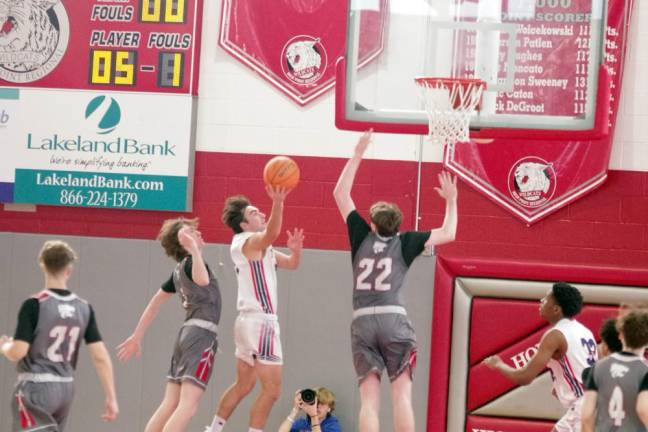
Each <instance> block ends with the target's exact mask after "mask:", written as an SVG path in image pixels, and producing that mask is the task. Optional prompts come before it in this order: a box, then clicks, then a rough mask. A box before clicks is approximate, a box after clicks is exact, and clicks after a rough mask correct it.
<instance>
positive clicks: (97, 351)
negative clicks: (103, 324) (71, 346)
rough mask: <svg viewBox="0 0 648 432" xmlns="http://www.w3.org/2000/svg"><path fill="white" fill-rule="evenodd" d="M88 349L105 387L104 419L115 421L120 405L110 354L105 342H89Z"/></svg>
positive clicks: (102, 416)
mask: <svg viewBox="0 0 648 432" xmlns="http://www.w3.org/2000/svg"><path fill="white" fill-rule="evenodd" d="M88 351H90V358H91V359H92V363H94V367H95V369H96V370H97V375H98V376H99V381H101V387H103V390H104V395H105V397H106V399H105V401H104V413H103V414H102V415H101V418H102V419H103V420H104V421H113V420H115V418H116V417H117V414H118V413H119V406H118V405H117V394H116V393H115V377H114V374H113V367H112V361H110V355H109V354H108V350H107V349H106V345H104V343H103V342H95V343H91V344H88Z"/></svg>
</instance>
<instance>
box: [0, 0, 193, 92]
mask: <svg viewBox="0 0 648 432" xmlns="http://www.w3.org/2000/svg"><path fill="white" fill-rule="evenodd" d="M0 11H3V12H4V13H2V14H1V15H0V28H1V30H0V86H11V87H19V86H20V87H41V88H57V89H87V90H99V91H108V90H112V91H115V90H119V91H136V92H161V93H184V94H193V95H195V94H197V89H198V57H199V52H200V25H201V14H202V0H123V1H116V0H113V1H104V0H83V1H78V0H75V1H72V0H20V1H11V0H0Z"/></svg>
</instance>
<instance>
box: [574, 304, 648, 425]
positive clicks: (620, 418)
mask: <svg viewBox="0 0 648 432" xmlns="http://www.w3.org/2000/svg"><path fill="white" fill-rule="evenodd" d="M617 329H618V330H619V338H620V339H621V342H622V344H623V351H621V352H620V353H613V354H611V355H610V356H608V357H606V358H604V359H602V360H599V361H598V362H596V363H595V364H594V366H593V367H592V371H591V372H590V373H589V374H588V375H587V381H586V382H585V396H584V399H583V407H582V411H581V419H582V422H583V423H582V432H593V431H596V432H645V431H646V430H648V365H646V362H645V360H644V359H643V351H644V348H645V347H646V345H648V313H647V312H646V311H645V310H636V311H631V312H629V313H627V314H626V315H623V316H621V317H619V318H618V321H617Z"/></svg>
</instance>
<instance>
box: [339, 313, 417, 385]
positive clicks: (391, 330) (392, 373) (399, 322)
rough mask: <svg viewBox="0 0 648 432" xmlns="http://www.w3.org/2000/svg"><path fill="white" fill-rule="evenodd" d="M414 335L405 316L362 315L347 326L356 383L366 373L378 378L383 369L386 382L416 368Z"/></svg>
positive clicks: (390, 314)
mask: <svg viewBox="0 0 648 432" xmlns="http://www.w3.org/2000/svg"><path fill="white" fill-rule="evenodd" d="M416 349H417V345H416V334H415V333H414V329H413V328H412V323H411V322H410V320H409V318H408V317H407V316H406V315H402V314H396V313H387V314H376V315H364V316H360V317H357V318H356V319H354V320H353V322H351V351H352V353H353V365H354V366H355V371H356V375H357V376H358V381H359V382H362V381H363V380H364V379H365V378H366V377H367V376H368V375H369V374H370V373H375V374H377V375H378V376H379V377H380V375H382V373H383V371H384V370H385V368H386V369H387V375H388V376H389V379H390V381H393V380H395V379H396V378H398V377H399V376H400V374H401V373H403V371H404V370H405V369H407V368H409V372H410V376H411V374H412V373H413V372H414V366H415V364H416Z"/></svg>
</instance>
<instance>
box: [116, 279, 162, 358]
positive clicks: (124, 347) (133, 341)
mask: <svg viewBox="0 0 648 432" xmlns="http://www.w3.org/2000/svg"><path fill="white" fill-rule="evenodd" d="M172 296H173V294H172V293H168V292H165V291H162V290H161V289H160V290H158V292H156V293H155V295H154V296H153V298H151V301H149V304H148V305H147V306H146V309H144V312H142V316H141V317H140V319H139V322H138V323H137V327H135V331H133V334H132V335H130V336H129V337H128V338H127V339H126V340H125V341H124V342H122V343H121V344H119V345H118V346H117V357H118V358H119V360H121V361H128V360H129V359H130V358H131V357H132V356H133V355H136V356H137V357H138V358H139V356H140V355H141V354H142V346H141V343H142V338H143V337H144V334H145V333H146V330H147V329H148V327H149V326H150V325H151V323H152V322H153V320H154V319H155V317H156V315H157V314H158V312H159V310H160V306H162V305H163V304H164V303H166V301H167V300H169V298H171V297H172Z"/></svg>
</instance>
